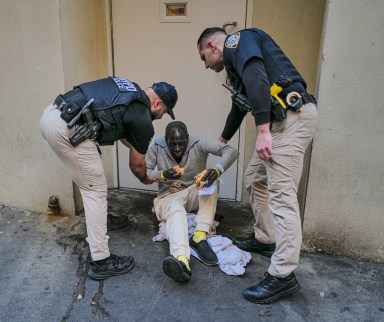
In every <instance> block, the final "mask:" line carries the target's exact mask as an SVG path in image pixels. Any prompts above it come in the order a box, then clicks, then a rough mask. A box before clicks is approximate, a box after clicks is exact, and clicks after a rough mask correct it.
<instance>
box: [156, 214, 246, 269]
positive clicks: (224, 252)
mask: <svg viewBox="0 0 384 322" xmlns="http://www.w3.org/2000/svg"><path fill="white" fill-rule="evenodd" d="M195 218H196V214H194V213H188V214H187V220H188V238H190V237H191V236H192V235H193V233H194V232H195V229H196V221H195ZM218 225H219V223H218V222H217V221H215V222H214V225H213V226H212V227H211V230H210V232H209V233H208V243H209V245H210V246H211V247H212V250H213V251H214V252H215V253H216V256H217V259H218V264H219V267H220V269H221V270H222V271H223V272H224V273H225V274H228V275H243V274H244V272H245V267H246V266H247V264H248V263H249V262H250V260H251V258H252V256H251V254H250V253H249V252H245V251H243V250H241V249H240V248H238V247H237V246H236V245H233V243H232V241H231V240H230V239H229V238H227V237H223V236H220V235H215V234H216V227H217V226H218ZM163 240H168V236H167V233H166V228H165V222H164V221H162V222H160V224H159V232H158V234H157V235H156V236H154V237H153V241H163ZM191 255H193V256H194V257H195V258H197V259H199V257H198V256H197V254H196V253H195V251H194V250H193V249H191Z"/></svg>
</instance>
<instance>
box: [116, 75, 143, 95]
mask: <svg viewBox="0 0 384 322" xmlns="http://www.w3.org/2000/svg"><path fill="white" fill-rule="evenodd" d="M112 79H113V81H114V82H115V84H116V85H117V87H118V88H119V91H120V92H137V88H136V87H135V85H133V84H132V83H131V82H130V81H129V80H128V79H125V78H120V77H112Z"/></svg>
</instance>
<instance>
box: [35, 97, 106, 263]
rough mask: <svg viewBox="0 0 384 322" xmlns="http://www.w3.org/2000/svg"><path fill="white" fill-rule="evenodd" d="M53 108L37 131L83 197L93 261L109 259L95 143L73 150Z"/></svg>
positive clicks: (102, 185)
mask: <svg viewBox="0 0 384 322" xmlns="http://www.w3.org/2000/svg"><path fill="white" fill-rule="evenodd" d="M55 107H56V106H55V105H52V104H51V105H49V106H48V107H47V108H46V109H45V111H44V113H43V115H42V117H41V120H40V129H41V132H42V134H43V136H44V138H45V140H46V141H47V142H48V144H49V145H50V147H51V148H52V150H53V151H54V152H55V153H56V155H57V156H58V157H59V159H60V160H61V162H62V163H63V165H64V167H65V169H66V170H67V171H68V173H69V174H70V176H71V178H72V180H73V181H74V182H75V183H76V184H77V185H78V187H79V189H80V192H81V196H82V198H83V204H84V211H85V219H86V226H87V235H88V237H87V238H86V240H87V242H88V244H89V248H90V251H91V256H92V259H93V260H94V261H96V260H101V259H104V258H107V257H109V255H110V252H109V248H108V239H109V237H108V236H107V184H106V180H105V175H104V168H103V164H102V161H101V156H100V154H99V152H98V151H97V147H96V145H95V143H94V142H92V141H90V140H85V141H84V142H82V143H80V144H79V145H77V146H76V147H73V146H72V144H71V143H70V142H69V139H68V136H69V135H70V134H71V133H72V132H73V131H74V127H73V128H72V129H68V128H67V123H66V122H65V121H64V120H63V119H61V117H60V111H59V110H58V109H56V108H55Z"/></svg>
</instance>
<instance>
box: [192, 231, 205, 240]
mask: <svg viewBox="0 0 384 322" xmlns="http://www.w3.org/2000/svg"><path fill="white" fill-rule="evenodd" d="M203 239H207V233H206V232H205V231H201V230H196V231H195V233H194V234H193V241H194V242H195V243H198V242H200V241H202V240H203Z"/></svg>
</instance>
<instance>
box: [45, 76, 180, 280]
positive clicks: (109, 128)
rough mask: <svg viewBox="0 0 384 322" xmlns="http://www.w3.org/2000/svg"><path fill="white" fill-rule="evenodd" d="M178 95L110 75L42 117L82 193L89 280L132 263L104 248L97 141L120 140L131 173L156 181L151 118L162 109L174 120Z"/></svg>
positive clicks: (50, 141)
mask: <svg viewBox="0 0 384 322" xmlns="http://www.w3.org/2000/svg"><path fill="white" fill-rule="evenodd" d="M177 98H178V95H177V92H176V89H175V87H174V86H172V85H170V84H168V83H165V82H160V83H155V84H153V85H152V87H148V88H146V89H144V90H142V89H141V88H140V87H139V86H138V85H137V84H136V83H133V82H131V81H129V80H127V79H124V78H118V77H108V78H104V79H100V80H96V81H92V82H88V83H84V84H80V85H79V86H76V87H74V89H73V90H71V91H69V92H67V93H65V94H64V95H59V96H58V97H57V98H56V100H55V102H54V104H50V105H49V106H48V107H47V108H46V109H45V111H44V113H43V115H42V117H41V120H40V128H41V131H42V134H43V136H44V138H45V140H46V141H47V142H48V144H49V145H50V147H51V148H52V150H53V151H54V152H55V153H56V155H57V156H58V157H59V159H60V160H61V162H62V163H63V165H64V167H65V168H66V170H67V171H68V172H69V174H70V176H71V178H72V180H73V181H74V182H75V183H76V184H77V185H78V187H79V189H80V192H81V196H82V199H83V204H84V212H85V219H86V227H87V235H88V236H87V238H86V240H87V242H88V244H89V248H90V252H91V256H92V261H91V265H90V270H89V272H88V275H89V276H90V277H92V278H93V279H96V280H103V279H105V278H108V277H111V276H115V275H122V274H126V273H128V272H129V271H130V270H131V269H132V268H133V266H134V260H133V258H132V257H131V256H116V255H114V254H111V253H110V251H109V248H108V238H109V237H108V236H107V184H106V180H105V175H104V169H103V165H102V161H101V156H100V153H99V147H98V144H100V145H106V144H113V143H114V141H117V140H121V141H122V143H124V144H125V145H126V146H127V147H128V148H129V150H130V152H129V166H130V168H131V171H132V172H133V174H134V175H135V176H136V177H137V178H138V179H139V180H140V181H141V182H142V183H144V184H151V183H153V182H155V178H153V177H150V176H147V174H146V164H145V154H146V152H147V149H148V146H149V143H150V141H151V139H152V137H153V135H154V128H153V125H152V121H153V120H155V119H161V118H162V117H163V114H164V113H168V114H169V115H170V116H171V118H172V119H174V118H175V117H174V114H173V108H174V106H175V104H176V102H177ZM84 107H85V108H84ZM79 113H80V114H79Z"/></svg>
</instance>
